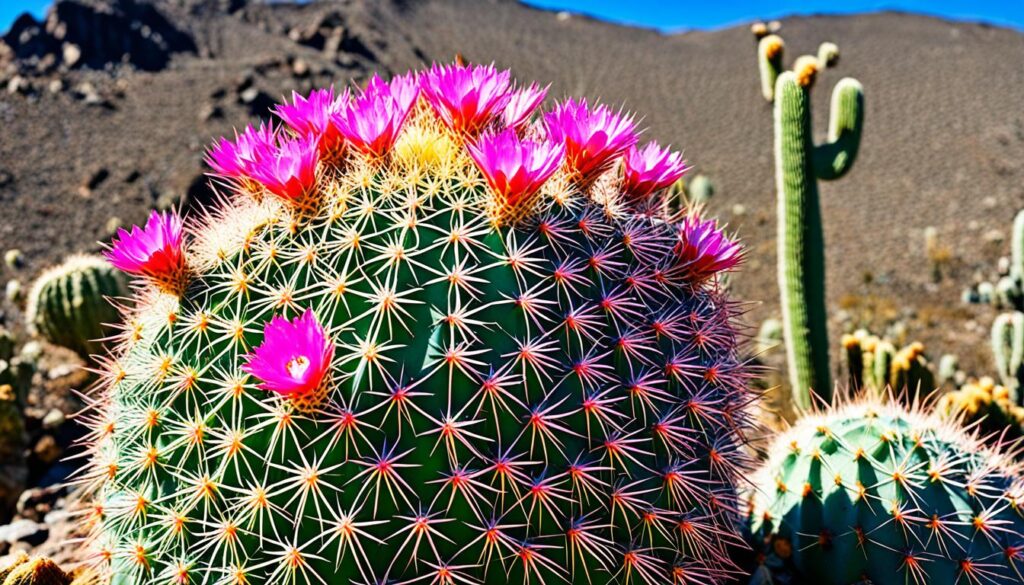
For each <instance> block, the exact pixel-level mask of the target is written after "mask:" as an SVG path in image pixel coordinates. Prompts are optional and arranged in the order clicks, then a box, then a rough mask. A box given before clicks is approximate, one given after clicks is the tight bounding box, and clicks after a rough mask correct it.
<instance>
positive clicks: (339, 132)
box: [106, 64, 742, 396]
mask: <svg viewBox="0 0 1024 585" xmlns="http://www.w3.org/2000/svg"><path fill="white" fill-rule="evenodd" d="M547 91H548V90H547V88H546V87H544V88H542V87H539V86H537V85H536V84H534V85H530V86H529V87H524V88H516V87H515V86H514V85H513V83H512V82H511V77H510V73H509V71H507V70H505V71H499V70H497V69H496V68H495V67H494V66H493V65H486V66H466V65H460V64H451V65H434V66H433V67H432V68H431V69H430V70H429V71H426V72H424V73H422V74H420V75H416V74H413V73H409V74H406V75H399V76H396V77H394V78H393V79H392V80H391V81H389V82H385V81H384V80H382V79H381V78H380V77H377V76H376V75H375V76H374V77H373V78H371V79H370V81H369V83H368V84H367V86H366V88H365V89H363V90H362V91H359V92H356V93H355V95H352V94H350V92H348V91H345V92H344V93H342V94H341V95H340V96H336V95H335V92H334V90H333V89H330V88H329V89H321V90H315V91H313V92H311V93H310V94H309V96H308V97H303V96H300V95H298V94H294V95H293V98H292V103H291V104H284V105H281V106H279V107H278V108H277V110H276V112H277V115H278V116H279V117H280V118H281V119H282V120H283V121H284V123H285V124H286V125H287V127H288V128H289V129H290V132H283V131H282V130H281V129H280V128H276V129H275V128H274V127H273V126H272V125H261V126H260V127H259V128H254V127H252V126H250V127H248V128H246V129H245V131H243V132H242V134H240V135H238V136H236V138H235V140H234V141H231V140H228V139H225V138H221V139H220V140H218V141H217V142H216V143H215V144H214V146H213V147H212V148H211V150H210V152H209V154H208V157H207V161H208V163H209V164H210V166H211V168H212V169H213V172H214V174H216V175H217V176H219V177H221V178H224V179H227V180H237V181H239V182H242V183H243V184H245V183H248V182H253V181H255V182H258V183H260V184H262V185H263V187H265V188H266V189H267V190H268V191H269V192H271V193H273V194H274V195H277V196H278V197H281V198H283V199H285V200H299V199H301V198H302V197H304V196H305V195H307V194H308V193H309V192H310V190H311V189H314V188H315V186H316V180H317V166H318V165H319V163H320V161H321V160H337V157H339V156H340V153H342V152H344V151H345V150H346V149H349V148H351V149H352V150H356V151H359V152H361V153H363V154H365V155H368V156H371V157H384V156H386V155H387V153H388V152H389V151H390V149H391V148H392V147H393V145H394V143H395V141H396V140H397V138H398V136H399V134H400V132H401V129H402V125H403V124H404V123H405V120H406V119H407V118H408V116H409V114H410V112H411V111H412V110H413V108H414V107H415V105H416V103H417V100H418V99H419V97H421V96H422V97H423V98H424V101H425V102H426V104H427V105H428V106H429V107H430V108H431V109H432V110H433V111H434V112H435V113H436V114H437V116H438V118H439V119H440V120H441V121H442V122H443V123H444V124H445V125H446V126H448V127H449V128H450V129H451V130H452V131H453V132H455V133H456V134H458V135H459V136H460V137H462V140H463V141H464V143H465V145H466V148H467V150H468V152H469V154H470V156H471V157H472V159H473V161H474V162H475V163H476V165H477V167H478V168H479V169H480V171H481V173H482V174H483V176H484V178H485V179H486V181H487V184H488V186H489V187H490V189H491V190H492V191H494V193H495V194H496V195H498V196H499V197H501V198H503V201H504V202H505V203H506V204H508V205H512V206H514V205H516V204H518V203H519V202H521V201H523V200H525V199H528V198H529V197H530V196H531V195H533V194H534V193H536V192H537V191H538V190H539V189H540V188H541V186H542V185H543V184H544V182H545V181H547V180H548V178H550V177H551V176H552V175H553V174H554V173H555V172H556V171H557V170H558V169H559V168H561V167H562V166H563V165H566V168H567V170H569V171H570V172H571V173H572V174H573V177H574V178H575V179H577V180H579V181H580V182H581V183H582V184H586V183H588V182H590V181H592V180H593V179H595V178H596V177H597V176H599V175H601V174H602V173H605V172H607V171H609V170H610V169H611V168H612V167H613V166H614V165H615V164H616V162H617V161H621V162H622V169H623V170H622V191H623V193H624V194H625V195H626V196H627V197H628V198H629V200H630V201H633V202H637V201H643V200H646V199H647V198H649V197H650V195H651V194H653V193H655V192H657V191H659V190H662V189H665V188H666V187H668V186H669V185H671V184H672V183H674V182H675V181H676V180H678V179H679V178H680V177H681V176H682V175H683V174H684V173H685V172H686V171H687V170H688V167H687V165H686V161H685V160H683V158H682V156H681V155H680V154H679V153H678V152H673V151H671V150H669V149H667V148H662V147H661V146H659V145H658V144H656V143H653V142H652V143H649V144H647V145H646V146H644V147H643V148H639V147H638V146H637V141H638V137H637V129H636V124H635V123H634V122H633V120H632V118H631V117H630V116H628V115H626V114H623V113H621V112H615V111H613V110H611V109H610V108H608V107H607V106H605V105H596V106H591V105H588V103H587V101H586V100H574V99H568V100H566V101H564V102H561V103H559V104H557V105H556V106H555V108H554V109H553V110H552V111H551V112H549V113H547V114H546V115H544V116H543V117H542V120H541V121H540V122H539V123H536V124H533V125H532V127H528V123H529V122H530V120H531V118H532V116H533V114H534V112H535V111H536V109H537V108H538V107H539V105H540V103H541V102H542V101H543V100H544V98H545V97H546V95H547ZM676 229H677V233H678V242H677V244H676V255H677V258H678V259H679V262H680V264H679V266H680V267H681V269H683V270H685V271H686V272H687V274H688V275H689V276H690V277H691V278H693V279H695V280H696V281H698V282H700V281H703V280H705V279H707V278H709V277H710V276H711V275H713V274H715V273H717V272H720V271H723V270H729V269H731V268H733V267H735V265H736V264H737V263H738V262H739V261H740V260H741V256H742V252H741V248H740V245H739V244H738V243H737V242H735V241H732V240H730V239H729V238H728V237H726V236H725V235H724V234H723V232H722V230H721V229H719V227H718V225H717V223H716V222H715V221H714V220H708V221H704V220H701V219H700V218H698V217H695V216H689V217H686V218H684V219H683V220H682V221H681V222H679V223H678V224H677V227H676ZM106 256H107V258H108V259H109V260H110V262H111V263H112V264H113V265H114V266H116V267H117V268H119V269H121V270H124V271H125V272H128V273H131V274H137V275H143V276H146V277H149V278H151V279H153V280H154V281H156V282H158V283H163V282H173V281H175V280H176V279H178V277H179V276H181V275H182V274H183V273H184V272H185V268H186V267H185V254H184V249H183V241H182V223H181V219H180V218H179V217H178V216H177V215H175V214H173V213H163V214H160V213H157V212H153V214H152V215H151V216H150V217H149V220H148V221H147V223H146V225H145V227H143V228H139V227H134V228H133V229H132V230H131V232H128V231H125V230H120V231H119V232H118V234H117V237H116V238H115V239H114V241H113V243H112V246H111V249H110V250H109V251H108V252H107V253H106ZM178 280H180V279H178ZM333 355H334V345H333V343H332V342H331V340H330V338H329V337H328V335H327V334H326V332H325V331H324V329H323V327H322V326H321V325H320V324H319V323H318V322H317V320H316V316H315V315H314V314H313V313H312V311H307V312H306V313H305V314H303V315H302V316H300V317H298V318H296V319H294V320H292V321H288V320H286V319H284V318H281V317H275V318H274V319H273V320H272V321H270V323H268V324H267V325H266V328H265V330H264V341H263V344H262V345H260V346H259V347H256V348H255V349H254V350H253V352H252V353H251V354H250V355H249V356H248V361H247V363H246V365H245V367H244V370H245V371H246V372H248V373H250V374H252V375H253V376H255V377H257V378H259V379H260V380H262V381H263V384H262V386H261V387H262V388H263V389H265V390H269V391H272V392H276V393H279V394H281V395H284V396H297V395H300V394H304V393H307V392H310V391H312V390H313V389H315V388H317V387H318V386H319V385H320V384H321V383H322V381H323V379H324V376H326V375H327V373H328V371H329V369H330V362H331V359H332V356H333Z"/></svg>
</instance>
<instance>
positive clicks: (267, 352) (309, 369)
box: [242, 309, 334, 398]
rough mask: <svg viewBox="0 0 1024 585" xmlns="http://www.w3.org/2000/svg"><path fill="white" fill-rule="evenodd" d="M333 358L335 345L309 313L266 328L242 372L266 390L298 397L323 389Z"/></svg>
mask: <svg viewBox="0 0 1024 585" xmlns="http://www.w3.org/2000/svg"><path fill="white" fill-rule="evenodd" d="M333 358H334V342H333V341H331V339H330V336H328V335H327V332H326V331H325V330H324V328H323V326H322V325H320V323H319V322H318V321H317V318H316V315H315V314H314V313H313V311H312V310H311V309H307V310H306V312H305V313H303V314H302V315H300V316H298V317H296V318H295V319H292V320H291V321H289V320H288V319H285V318H284V317H280V316H275V317H274V318H273V319H271V320H270V322H269V323H267V324H266V325H265V326H264V328H263V343H262V344H260V345H259V346H257V347H256V348H254V349H253V350H252V352H251V353H250V354H249V355H247V356H246V358H245V359H246V363H245V365H243V366H242V371H244V372H246V373H248V374H252V375H253V376H255V377H256V378H259V379H260V380H262V381H263V383H262V384H260V388H261V389H263V390H267V391H269V392H274V393H276V394H280V395H281V396H284V397H286V398H287V397H297V396H303V395H308V394H310V393H312V392H314V391H316V390H317V388H319V387H320V385H321V384H322V383H323V382H324V379H325V378H326V377H327V375H328V372H329V371H330V369H331V360H332V359H333Z"/></svg>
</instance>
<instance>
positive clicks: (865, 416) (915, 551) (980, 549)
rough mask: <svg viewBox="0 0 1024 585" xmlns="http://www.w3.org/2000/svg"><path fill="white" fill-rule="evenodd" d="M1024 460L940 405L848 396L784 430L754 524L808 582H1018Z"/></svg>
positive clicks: (761, 487) (775, 556) (763, 542)
mask: <svg viewBox="0 0 1024 585" xmlns="http://www.w3.org/2000/svg"><path fill="white" fill-rule="evenodd" d="M1016 469H1017V467H1015V465H1014V464H1013V463H1012V461H1010V460H1009V459H1008V458H1007V457H1006V456H1005V455H1004V454H1003V453H1001V452H999V451H996V450H991V449H989V448H986V447H985V446H984V445H983V444H982V443H981V442H980V441H979V440H978V439H977V438H975V437H974V436H970V435H967V434H966V433H965V432H963V431H961V430H959V429H958V428H956V426H955V425H953V424H951V423H948V422H944V421H942V420H941V419H939V418H937V417H935V416H934V415H928V414H924V413H922V412H917V411H907V410H905V409H904V408H903V407H902V406H900V405H898V404H881V403H878V402H874V401H866V402H861V403H856V404H851V405H845V406H841V407H839V408H838V409H835V410H832V411H829V412H824V413H821V414H815V415H809V416H806V417H805V418H803V419H802V420H800V421H798V422H797V423H796V425H795V426H794V427H793V428H792V429H791V430H790V431H788V432H787V433H785V434H783V435H780V436H779V437H778V438H776V439H775V441H774V442H773V444H772V446H771V448H770V451H769V459H768V462H767V463H766V464H765V465H764V467H762V468H761V469H760V470H759V471H758V472H756V474H755V475H754V482H753V483H754V486H755V488H754V490H753V493H752V494H751V496H750V498H751V505H750V508H749V511H750V526H751V533H752V535H753V540H754V544H755V546H757V547H758V548H761V549H762V550H763V551H764V553H765V555H766V557H768V560H769V561H770V564H771V565H774V566H782V567H787V568H790V569H792V570H793V571H794V572H795V573H796V575H797V580H796V582H800V583H815V584H820V585H849V584H851V583H862V582H870V583H874V584H875V585H906V584H907V583H929V584H933V585H954V584H956V583H979V582H980V583H991V584H1009V583H1019V582H1020V576H1021V574H1022V573H1021V571H1022V570H1024V556H1022V554H1021V553H1022V551H1024V548H1022V547H1024V532H1022V531H1024V516H1022V514H1024V508H1022V504H1024V484H1022V480H1021V478H1020V476H1019V475H1018V474H1017V471H1016Z"/></svg>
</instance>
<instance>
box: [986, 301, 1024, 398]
mask: <svg viewBox="0 0 1024 585" xmlns="http://www.w3.org/2000/svg"><path fill="white" fill-rule="evenodd" d="M992 355H993V357H994V358H995V363H996V372H997V373H998V374H999V377H1000V379H1001V380H1002V382H1003V385H1004V386H1006V387H1007V388H1008V389H1009V390H1010V396H1011V398H1012V400H1013V402H1014V403H1016V404H1020V403H1021V396H1020V394H1021V381H1022V378H1024V313H1021V312H1020V311H1015V312H1013V313H1003V314H1001V315H999V316H998V317H996V319H995V321H994V322H993V323H992Z"/></svg>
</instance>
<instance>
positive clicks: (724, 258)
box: [675, 215, 743, 282]
mask: <svg viewBox="0 0 1024 585" xmlns="http://www.w3.org/2000/svg"><path fill="white" fill-rule="evenodd" d="M676 231H677V234H678V237H679V240H678V242H677V243H676V250H675V252H676V257H677V258H678V259H679V266H680V267H681V268H682V269H683V270H684V271H685V272H686V274H687V275H688V276H689V278H690V279H691V280H692V281H694V282H703V281H705V280H707V279H708V278H710V277H711V276H713V275H715V274H717V273H719V272H723V271H726V270H731V269H733V268H735V267H736V265H737V264H739V263H740V261H741V260H742V259H743V246H742V245H740V243H739V242H738V241H736V240H731V239H729V238H728V236H726V235H725V233H724V232H723V231H722V229H721V228H719V227H718V222H717V221H716V220H714V219H706V220H705V219H701V218H700V217H698V216H696V215H688V216H687V217H685V218H683V219H682V221H680V222H679V223H678V224H677V225H676Z"/></svg>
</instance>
